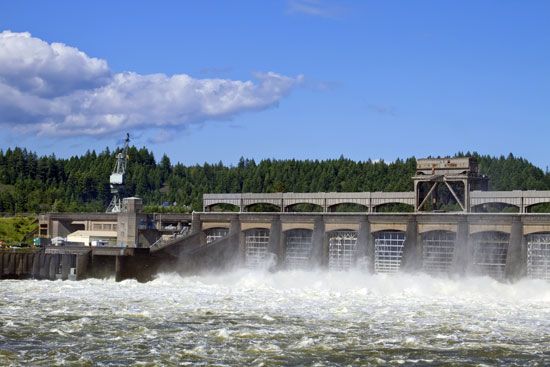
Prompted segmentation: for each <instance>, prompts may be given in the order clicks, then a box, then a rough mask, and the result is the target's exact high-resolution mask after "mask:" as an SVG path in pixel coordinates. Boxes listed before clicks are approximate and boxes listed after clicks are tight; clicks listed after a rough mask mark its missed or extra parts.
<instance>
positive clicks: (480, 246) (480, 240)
mask: <svg viewBox="0 0 550 367" xmlns="http://www.w3.org/2000/svg"><path fill="white" fill-rule="evenodd" d="M472 240H473V243H474V256H473V258H474V266H475V270H476V271H477V272H478V273H479V274H481V275H489V276H491V277H493V278H495V279H504V275H505V268H506V256H507V254H508V243H509V240H510V235H509V234H508V233H503V232H496V231H491V232H480V233H475V234H473V235H472Z"/></svg>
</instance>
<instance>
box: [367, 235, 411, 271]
mask: <svg viewBox="0 0 550 367" xmlns="http://www.w3.org/2000/svg"><path fill="white" fill-rule="evenodd" d="M404 243H405V232H401V231H381V232H377V233H375V234H374V271H375V272H376V273H396V272H398V271H399V269H400V268H401V260H402V258H403V245H404Z"/></svg>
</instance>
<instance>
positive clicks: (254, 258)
mask: <svg viewBox="0 0 550 367" xmlns="http://www.w3.org/2000/svg"><path fill="white" fill-rule="evenodd" d="M412 179H413V183H414V191H412V192H370V193H369V192H354V193H342V192H339V193H271V194H259V193H258V194H255V193H243V194H205V195H204V196H203V211H201V212H193V213H192V214H176V213H171V214H158V213H157V214H146V213H143V212H142V202H141V199H139V198H133V197H131V198H124V199H123V201H122V211H121V212H120V213H48V214H43V215H40V218H39V226H40V227H39V231H40V236H41V237H43V238H46V239H48V241H50V243H51V245H48V246H44V247H43V248H40V249H37V250H35V251H34V252H33V253H28V254H15V253H8V252H4V253H0V256H1V258H0V266H2V269H0V270H1V271H0V273H1V274H3V276H16V275H17V276H33V277H36V278H46V279H56V278H60V279H69V278H74V279H82V278H85V277H104V276H115V277H116V279H117V280H122V279H126V278H136V279H138V280H148V279H151V278H152V277H153V276H154V275H155V274H156V273H158V272H160V271H175V270H177V271H189V272H196V271H202V270H206V269H221V270H223V269H227V268H230V267H234V266H242V267H247V268H253V269H258V268H263V269H269V270H272V271H273V270H277V269H309V268H321V269H327V270H330V271H345V270H348V269H351V268H357V267H358V268H361V269H364V271H365V272H372V273H396V272H399V271H410V272H413V271H423V272H426V273H429V274H434V275H449V274H450V275H452V274H458V275H466V274H475V275H487V276H490V277H493V278H496V279H499V280H516V279H519V278H522V277H529V278H535V279H545V280H550V214H548V213H535V212H533V211H532V208H534V207H535V206H537V205H541V204H542V205H544V204H545V203H550V191H487V177H485V176H482V175H480V174H479V170H478V166H477V162H476V161H475V159H473V158H455V159H420V160H418V162H417V169H416V173H415V175H414V177H412ZM449 203H451V204H452V206H449V205H450V204H449ZM303 204H307V205H309V208H312V207H314V208H315V209H316V211H311V212H296V211H293V209H294V208H295V207H296V206H297V205H303ZM258 205H260V206H262V205H263V207H267V206H269V207H270V208H275V209H274V210H275V211H273V209H272V211H270V212H257V211H252V208H254V206H258ZM342 205H343V206H344V208H345V206H346V205H354V206H356V207H357V206H359V207H360V208H363V209H362V210H361V211H354V212H345V211H342V210H341V209H340V210H339V209H338V207H339V206H340V207H341V206H342ZM387 205H399V208H408V211H403V212H385V211H383V208H384V207H385V206H387ZM442 207H443V208H447V209H448V208H451V209H452V211H444V210H442V209H441V208H442ZM495 207H496V208H497V209H498V208H500V209H502V208H504V209H505V210H501V211H500V212H495ZM219 208H224V209H227V208H233V210H232V211H225V212H224V211H218V209H219ZM510 208H513V209H514V212H510V210H509V209H510ZM60 239H61V240H60ZM55 244H57V245H55ZM17 269H19V272H17ZM16 273H17V274H16Z"/></svg>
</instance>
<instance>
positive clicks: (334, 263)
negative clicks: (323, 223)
mask: <svg viewBox="0 0 550 367" xmlns="http://www.w3.org/2000/svg"><path fill="white" fill-rule="evenodd" d="M356 252H357V231H352V230H337V231H332V232H329V234H328V268H329V270H349V269H350V268H351V267H352V266H353V262H354V260H355V254H356Z"/></svg>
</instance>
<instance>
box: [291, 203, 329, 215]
mask: <svg viewBox="0 0 550 367" xmlns="http://www.w3.org/2000/svg"><path fill="white" fill-rule="evenodd" d="M285 212H296V213H318V212H323V207H322V206H321V205H317V204H312V203H296V204H292V205H287V206H286V207H285Z"/></svg>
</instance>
